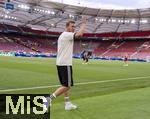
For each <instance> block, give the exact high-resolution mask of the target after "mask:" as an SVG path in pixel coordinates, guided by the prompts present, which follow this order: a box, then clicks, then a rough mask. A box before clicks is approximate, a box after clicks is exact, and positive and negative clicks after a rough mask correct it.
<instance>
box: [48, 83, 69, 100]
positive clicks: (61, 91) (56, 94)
mask: <svg viewBox="0 0 150 119" xmlns="http://www.w3.org/2000/svg"><path fill="white" fill-rule="evenodd" d="M69 89H70V87H65V86H61V87H60V88H58V89H57V90H56V91H55V92H54V93H53V94H52V95H51V96H50V98H51V99H54V98H56V97H58V96H59V95H61V94H63V93H65V92H66V91H68V90H69Z"/></svg>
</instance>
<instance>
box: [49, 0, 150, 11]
mask: <svg viewBox="0 0 150 119" xmlns="http://www.w3.org/2000/svg"><path fill="white" fill-rule="evenodd" d="M51 1H57V2H63V3H67V4H72V5H80V6H88V7H96V8H104V9H137V8H150V0H51Z"/></svg>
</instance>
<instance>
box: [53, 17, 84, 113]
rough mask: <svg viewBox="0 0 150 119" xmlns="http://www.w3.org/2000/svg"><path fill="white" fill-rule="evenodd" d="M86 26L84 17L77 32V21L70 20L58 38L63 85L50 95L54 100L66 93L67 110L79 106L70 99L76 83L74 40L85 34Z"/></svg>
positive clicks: (58, 67)
mask: <svg viewBox="0 0 150 119" xmlns="http://www.w3.org/2000/svg"><path fill="white" fill-rule="evenodd" d="M85 26H86V19H85V18H83V20H82V24H81V27H80V30H79V31H78V32H76V33H75V22H74V21H68V22H67V23H66V31H64V32H63V33H62V34H61V35H60V36H59V39H58V49H57V61H56V65H57V71H58V77H59V80H60V83H61V87H59V88H58V89H57V90H56V91H55V92H54V93H53V94H52V95H50V100H51V101H52V100H53V99H55V98H56V97H58V96H59V95H61V94H64V98H65V110H72V109H76V108H77V106H76V105H74V104H72V103H71V102H70V100H69V90H70V88H71V87H72V86H73V85H74V84H73V71H72V56H73V44H74V40H76V39H78V38H80V37H82V36H83V34H84V32H85Z"/></svg>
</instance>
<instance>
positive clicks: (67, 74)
mask: <svg viewBox="0 0 150 119" xmlns="http://www.w3.org/2000/svg"><path fill="white" fill-rule="evenodd" d="M57 71H58V77H59V81H60V83H61V85H62V86H65V87H71V86H73V76H72V75H73V72H72V66H57Z"/></svg>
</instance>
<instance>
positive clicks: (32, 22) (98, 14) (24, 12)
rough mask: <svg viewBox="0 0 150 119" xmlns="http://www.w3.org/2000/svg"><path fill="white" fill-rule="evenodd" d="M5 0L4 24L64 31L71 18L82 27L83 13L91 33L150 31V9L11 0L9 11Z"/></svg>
mask: <svg viewBox="0 0 150 119" xmlns="http://www.w3.org/2000/svg"><path fill="white" fill-rule="evenodd" d="M5 1H6V0H1V2H0V18H1V19H0V23H8V24H13V25H21V26H29V27H32V28H33V29H41V30H49V31H58V32H60V31H63V30H65V23H66V21H68V19H74V20H75V21H76V26H77V29H78V28H79V26H80V23H81V19H82V16H86V17H87V18H88V27H87V32H88V33H102V32H126V31H138V30H150V8H145V9H125V10H114V9H101V8H97V9H96V8H88V7H81V6H73V5H68V4H62V3H58V2H50V1H49V0H26V1H25V0H11V3H14V4H15V9H14V10H6V9H4V6H5Z"/></svg>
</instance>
